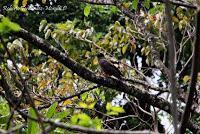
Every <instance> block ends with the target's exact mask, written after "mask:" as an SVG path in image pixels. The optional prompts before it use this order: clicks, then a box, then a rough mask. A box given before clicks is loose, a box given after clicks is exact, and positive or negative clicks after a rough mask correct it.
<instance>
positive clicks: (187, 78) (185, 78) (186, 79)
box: [183, 75, 190, 83]
mask: <svg viewBox="0 0 200 134" xmlns="http://www.w3.org/2000/svg"><path fill="white" fill-rule="evenodd" d="M189 80H190V76H189V75H185V76H184V78H183V82H184V83H187V82H188V81H189Z"/></svg>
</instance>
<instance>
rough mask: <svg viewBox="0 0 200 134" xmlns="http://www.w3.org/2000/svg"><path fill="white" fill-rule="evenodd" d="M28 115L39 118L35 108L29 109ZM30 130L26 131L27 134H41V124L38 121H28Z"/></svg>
mask: <svg viewBox="0 0 200 134" xmlns="http://www.w3.org/2000/svg"><path fill="white" fill-rule="evenodd" d="M28 115H29V116H31V117H32V118H37V115H36V113H35V111H34V109H33V108H30V109H29V112H28ZM27 122H28V128H27V131H26V134H38V133H40V128H39V124H38V123H37V122H36V121H33V120H31V119H28V121H27Z"/></svg>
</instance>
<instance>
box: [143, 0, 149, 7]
mask: <svg viewBox="0 0 200 134" xmlns="http://www.w3.org/2000/svg"><path fill="white" fill-rule="evenodd" d="M143 3H144V6H145V7H146V8H147V9H149V8H150V0H144V2H143Z"/></svg>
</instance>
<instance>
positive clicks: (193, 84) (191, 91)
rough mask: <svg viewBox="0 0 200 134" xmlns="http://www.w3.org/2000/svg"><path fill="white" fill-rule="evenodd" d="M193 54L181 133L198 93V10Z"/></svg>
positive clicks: (199, 61) (199, 47)
mask: <svg viewBox="0 0 200 134" xmlns="http://www.w3.org/2000/svg"><path fill="white" fill-rule="evenodd" d="M193 52H194V55H193V58H192V71H191V80H190V85H189V95H188V98H187V103H186V106H185V110H184V114H183V116H182V120H181V125H180V131H181V133H185V130H186V124H187V123H188V121H189V118H190V117H191V107H192V104H193V100H194V95H195V92H196V82H197V76H198V71H199V67H200V10H198V12H197V15H196V39H195V44H194V47H193Z"/></svg>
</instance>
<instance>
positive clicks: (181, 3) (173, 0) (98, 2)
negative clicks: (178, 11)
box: [80, 0, 197, 9]
mask: <svg viewBox="0 0 200 134" xmlns="http://www.w3.org/2000/svg"><path fill="white" fill-rule="evenodd" d="M80 1H82V2H86V3H89V4H96V5H115V4H114V2H113V0H103V1H102V0H80ZM151 2H161V3H166V0H152V1H151ZM169 3H170V4H172V5H177V6H183V7H187V8H193V9H197V7H196V5H194V4H191V3H186V2H184V1H176V0H169Z"/></svg>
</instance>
